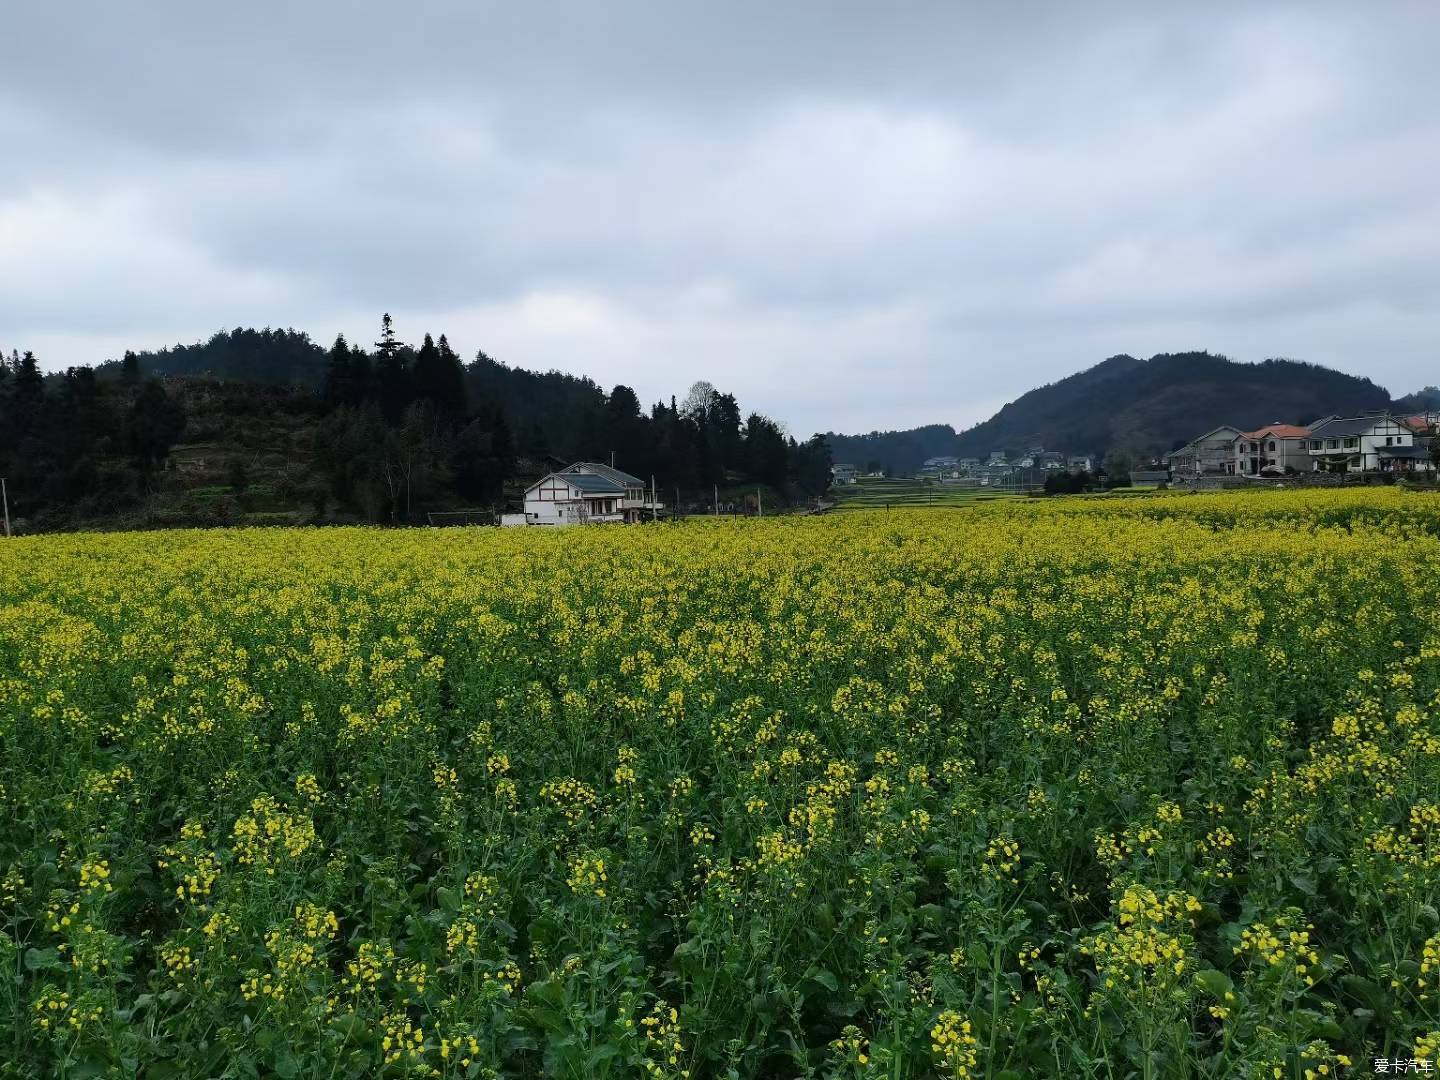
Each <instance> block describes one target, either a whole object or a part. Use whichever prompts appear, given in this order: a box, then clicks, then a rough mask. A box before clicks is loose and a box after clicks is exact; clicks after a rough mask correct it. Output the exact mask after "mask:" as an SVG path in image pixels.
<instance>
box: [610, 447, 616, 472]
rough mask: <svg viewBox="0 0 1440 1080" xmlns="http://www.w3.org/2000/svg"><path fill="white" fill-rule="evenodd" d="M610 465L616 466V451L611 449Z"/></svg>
mask: <svg viewBox="0 0 1440 1080" xmlns="http://www.w3.org/2000/svg"><path fill="white" fill-rule="evenodd" d="M610 467H611V468H612V469H613V468H614V467H615V451H614V450H611V451H610Z"/></svg>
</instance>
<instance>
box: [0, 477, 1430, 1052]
mask: <svg viewBox="0 0 1440 1080" xmlns="http://www.w3.org/2000/svg"><path fill="white" fill-rule="evenodd" d="M1437 601H1440V500H1437V499H1435V498H1433V497H1428V496H1425V495H1420V494H1406V493H1402V492H1397V491H1394V490H1384V491H1378V492H1368V491H1338V492H1315V493H1293V492H1292V493H1254V494H1251V493H1241V494H1220V495H1200V496H1183V497H1182V496H1170V497H1166V496H1161V497H1152V498H1143V499H1142V498H1136V499H1124V498H1121V499H1097V500H1084V499H1078V500H1049V501H1036V502H1019V501H1017V502H1009V503H1000V502H997V503H993V504H988V505H984V506H976V507H973V508H969V509H965V510H938V509H937V510H924V509H917V510H911V511H891V512H889V513H883V512H874V513H872V512H856V513H854V514H851V515H846V516H844V517H840V518H793V519H784V518H776V519H766V520H764V521H759V522H729V521H720V522H716V521H695V522H692V523H686V524H683V525H678V526H675V525H659V526H644V527H630V528H623V527H614V528H603V527H602V528H587V529H571V530H563V531H557V532H546V531H542V530H538V529H531V530H518V529H517V530H493V529H485V530H477V529H467V530H445V531H438V530H437V531H384V530H369V529H331V530H237V531H215V532H174V533H143V534H128V535H108V536H105V535H71V536H50V537H39V538H27V539H17V540H14V541H11V542H0V815H3V826H0V967H3V968H4V970H5V973H6V974H5V977H4V979H3V980H0V1021H3V1023H0V1076H46V1077H49V1076H69V1077H97V1076H126V1077H130V1076H135V1077H219V1076H225V1077H255V1076H279V1077H286V1078H288V1077H370V1076H393V1077H400V1076H416V1077H420V1076H426V1077H496V1076H562V1077H630V1076H638V1077H656V1078H662V1077H663V1078H678V1077H686V1076H688V1077H695V1078H700V1077H802V1076H803V1077H847V1078H859V1077H892V1078H901V1077H907V1078H908V1077H914V1078H919V1077H948V1078H955V1080H958V1078H968V1077H982V1076H984V1077H1035V1076H1076V1077H1091V1076H1105V1077H1116V1078H1119V1077H1129V1076H1137V1077H1182V1076H1196V1077H1231V1076H1237V1077H1264V1078H1280V1080H1283V1078H1290V1080H1311V1078H1314V1077H1320V1076H1343V1075H1358V1074H1370V1073H1371V1072H1372V1069H1373V1067H1374V1066H1373V1059H1375V1058H1384V1059H1386V1061H1387V1062H1388V1061H1392V1060H1395V1059H1402V1060H1406V1061H1410V1060H1418V1059H1429V1060H1433V1059H1434V1058H1435V1057H1436V1055H1437V1052H1440V1005H1437V997H1436V983H1437V980H1440V916H1437V900H1440V603H1437Z"/></svg>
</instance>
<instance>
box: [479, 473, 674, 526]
mask: <svg viewBox="0 0 1440 1080" xmlns="http://www.w3.org/2000/svg"><path fill="white" fill-rule="evenodd" d="M660 506H661V504H660V503H659V502H657V501H651V500H649V499H648V498H647V497H646V494H645V481H643V480H641V479H640V478H639V477H638V476H631V475H630V474H629V473H627V472H622V471H621V470H619V469H614V468H611V467H610V466H609V465H599V464H596V463H595V462H593V461H577V462H576V463H575V464H574V465H571V466H570V467H569V468H566V469H562V470H561V471H560V472H553V473H550V474H549V475H548V476H543V477H541V478H540V479H539V480H537V481H535V483H533V484H531V485H530V486H529V487H528V488H526V489H525V514H524V520H523V521H520V520H516V519H518V518H519V517H520V515H518V514H507V515H506V518H507V520H506V522H505V523H506V524H515V525H522V524H523V525H589V524H602V523H605V522H633V521H640V520H641V519H642V518H643V517H644V516H646V515H650V514H654V513H655V512H656V511H658V510H659V509H660Z"/></svg>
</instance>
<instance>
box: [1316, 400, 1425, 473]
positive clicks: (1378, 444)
mask: <svg viewBox="0 0 1440 1080" xmlns="http://www.w3.org/2000/svg"><path fill="white" fill-rule="evenodd" d="M1308 441H1309V444H1310V449H1309V455H1310V460H1311V461H1312V462H1314V466H1315V469H1316V470H1318V471H1324V470H1329V471H1330V472H1372V471H1377V470H1378V471H1382V472H1400V471H1405V470H1408V469H1420V470H1428V469H1429V468H1430V462H1429V453H1428V451H1427V449H1426V446H1425V440H1424V439H1420V440H1417V439H1416V437H1415V430H1414V428H1413V427H1412V426H1411V424H1410V423H1409V422H1407V421H1406V420H1402V419H1400V418H1399V417H1397V416H1391V415H1389V414H1388V413H1385V414H1382V415H1379V416H1347V417H1331V418H1330V419H1328V420H1322V421H1321V422H1319V423H1317V424H1315V425H1313V426H1312V427H1311V428H1310V438H1309V440H1308Z"/></svg>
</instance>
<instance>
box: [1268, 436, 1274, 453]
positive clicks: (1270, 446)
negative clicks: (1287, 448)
mask: <svg viewBox="0 0 1440 1080" xmlns="http://www.w3.org/2000/svg"><path fill="white" fill-rule="evenodd" d="M1266 449H1268V450H1269V451H1271V452H1272V453H1273V452H1274V450H1275V440H1274V439H1271V440H1270V445H1269V446H1268V447H1266Z"/></svg>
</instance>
